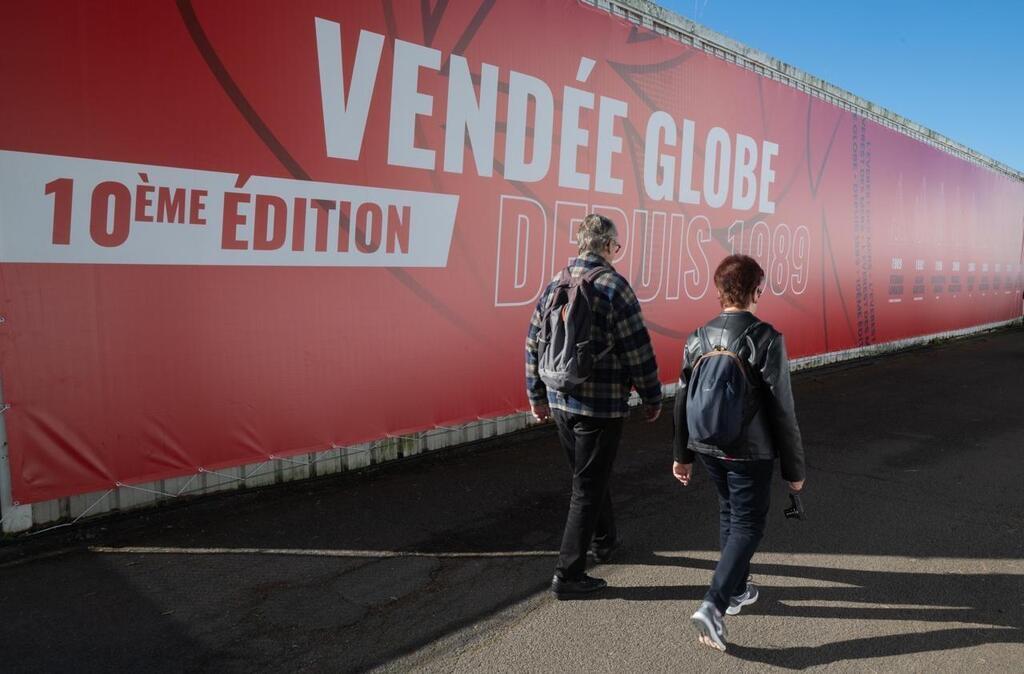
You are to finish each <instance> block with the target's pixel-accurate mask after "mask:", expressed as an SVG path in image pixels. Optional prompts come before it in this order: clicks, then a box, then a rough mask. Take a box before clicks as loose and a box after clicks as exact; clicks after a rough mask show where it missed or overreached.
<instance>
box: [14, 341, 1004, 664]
mask: <svg viewBox="0 0 1024 674" xmlns="http://www.w3.org/2000/svg"><path fill="white" fill-rule="evenodd" d="M1022 375H1024V330H1022V329H1021V328H1019V327H1018V328H1014V329H1008V330H1003V331H1000V332H996V333H989V334H986V335H982V336H978V337H974V338H971V339H966V340H960V341H954V342H949V343H944V344H940V345H935V346H931V347H927V348H921V349H915V350H911V351H908V352H904V353H901V354H897V355H890V356H884V357H878V358H871V359H865V360H860V361H854V362H849V363H846V364H842V365H836V366H832V367H828V368H821V369H816V370H810V371H806V372H801V373H797V374H796V375H795V377H794V392H795V397H796V403H797V414H798V417H799V420H800V424H801V428H802V431H803V435H804V442H805V449H806V454H807V463H808V479H807V487H806V490H805V496H804V501H805V505H806V508H807V515H808V518H807V520H805V521H803V522H796V521H792V520H786V519H784V517H783V515H782V509H783V507H784V506H786V505H787V504H788V502H787V499H786V498H785V491H784V485H783V483H782V481H781V479H778V480H777V483H776V485H775V486H776V490H775V492H774V495H773V499H774V500H773V504H772V509H771V515H770V519H769V524H768V530H767V534H766V536H765V539H764V542H763V543H762V545H761V549H760V551H759V553H758V554H757V555H756V556H755V558H754V562H753V565H752V573H753V574H754V576H755V581H756V582H757V583H758V584H759V585H760V586H761V598H760V600H759V601H758V602H757V603H756V604H754V605H752V606H750V607H747V608H745V609H744V611H743V613H742V614H741V615H739V616H735V617H729V618H727V622H726V625H727V627H728V629H729V648H728V651H727V652H726V653H718V652H716V651H712V650H710V649H708V648H706V647H702V646H700V645H699V644H698V643H697V640H696V635H695V633H694V632H693V630H692V628H691V626H690V623H689V615H690V614H691V613H692V612H693V611H694V610H695V608H696V607H697V605H698V604H699V602H700V599H701V597H702V596H703V594H704V591H705V589H706V586H707V583H708V581H709V579H710V575H711V572H712V569H713V568H714V562H715V559H716V554H715V550H716V547H717V540H716V539H717V523H716V520H717V513H716V505H715V497H714V494H713V489H712V487H711V485H710V484H709V482H708V480H707V479H706V476H705V475H704V474H703V473H701V472H700V471H699V470H698V471H697V472H696V475H695V479H694V482H693V484H691V486H690V487H688V488H683V487H682V486H681V485H679V484H678V483H677V482H676V481H675V480H674V479H673V478H672V477H671V474H670V467H671V448H670V439H671V433H672V422H671V419H670V418H669V415H663V416H662V418H661V419H659V420H658V421H657V422H655V423H653V424H647V423H644V422H643V421H641V420H640V419H639V418H637V419H634V420H631V421H630V422H628V423H627V425H626V428H625V431H624V434H623V443H622V446H621V449H620V452H619V458H618V462H617V464H616V470H615V474H614V477H613V498H614V503H615V507H616V511H617V515H618V519H619V529H620V532H621V534H622V536H623V538H624V539H625V541H626V543H625V545H624V547H623V548H622V549H621V550H620V551H619V554H618V555H617V557H616V558H615V559H614V560H613V561H612V562H611V563H609V564H604V565H600V566H596V567H595V568H594V569H593V570H592V573H593V574H594V575H597V576H600V577H603V578H605V579H607V580H608V582H609V585H610V587H609V588H608V589H607V590H606V591H604V592H602V593H599V594H596V595H594V596H593V597H592V598H588V599H586V600H579V601H564V602H559V601H556V600H555V599H553V598H552V597H551V596H550V595H548V593H547V592H546V588H547V586H548V584H549V583H550V579H551V573H552V570H553V566H554V561H555V550H556V548H557V545H558V542H559V540H560V536H561V529H562V524H563V522H564V518H565V514H566V509H567V505H568V471H567V467H566V465H565V458H564V455H563V453H562V451H561V449H560V448H559V447H558V443H557V439H556V437H555V434H554V432H553V428H551V427H550V426H544V427H538V428H534V429H531V430H528V431H525V432H522V433H518V434H515V435H512V436H506V437H502V438H498V439H495V440H493V441H488V442H485V443H481V444H479V445H477V446H474V447H472V448H469V449H463V450H460V451H449V452H444V453H443V454H438V455H434V456H430V457H426V458H422V459H418V460H415V461H407V462H403V463H401V464H399V465H395V466H391V467H386V468H383V469H380V470H376V471H374V472H371V473H364V474H357V475H345V476H336V477H331V478H325V479H322V480H318V481H315V482H308V483H301V484H292V485H285V486H281V487H275V488H269V489H264V490H256V491H248V492H241V493H236V494H227V495H221V496H216V497H209V498H205V499H200V500H196V501H192V502H190V503H186V504H184V505H175V506H171V507H164V508H159V509H155V510H150V511H147V512H144V513H137V514H132V515H126V516H120V517H115V518H108V519H105V520H102V521H99V522H93V523H89V524H85V525H83V526H80V527H75V528H74V529H64V530H59V531H56V532H53V533H49V534H43V535H41V536H34V537H22V538H19V539H16V540H13V541H7V542H4V543H3V544H0V672H19V673H20V672H44V671H45V672H52V671H76V672H92V671H97V672H99V671H112V670H125V671H148V672H164V671H167V672H177V671H189V672H194V671H218V672H236V671H237V672H243V671H244V672H253V671H318V672H319V671H323V672H343V671H365V670H371V669H380V670H383V671H411V670H414V671H427V672H478V671H494V672H498V671H530V672H534V671H538V672H542V671H560V672H583V671H587V672H662V671H665V672H667V671H678V672H687V671H731V672H744V671H764V670H769V669H779V670H794V669H795V670H803V669H815V670H817V669H822V670H830V671H858V672H860V671H922V672H923V671H928V672H933V671H936V672H944V671H949V672H954V671H955V672H963V671H998V672H1024V561H1022V553H1024V535H1022V524H1024V507H1022V506H1024V467H1022V465H1024V462H1022V458H1024V415H1022V414H1021V410H1022V409H1024V383H1022V382H1024V377H1022Z"/></svg>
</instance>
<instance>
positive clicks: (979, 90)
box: [656, 0, 1024, 171]
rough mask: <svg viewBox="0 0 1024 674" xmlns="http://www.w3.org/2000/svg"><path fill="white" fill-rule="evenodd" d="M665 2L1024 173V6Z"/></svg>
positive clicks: (942, 1)
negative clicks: (1023, 68)
mask: <svg viewBox="0 0 1024 674" xmlns="http://www.w3.org/2000/svg"><path fill="white" fill-rule="evenodd" d="M656 1H657V2H658V4H660V5H661V6H663V7H666V8H668V9H671V10H673V11H675V12H677V13H679V14H682V15H683V16H685V17H687V18H690V19H693V20H695V21H697V22H698V23H701V24H703V25H705V26H707V27H708V28H711V29H712V30H714V31H717V32H719V33H722V34H723V35H726V36H728V37H731V38H733V39H734V40H737V41H739V42H742V43H744V44H746V45H748V46H750V47H754V48H756V49H759V50H761V51H763V52H766V53H768V54H770V55H771V56H774V57H775V58H778V59H781V60H782V61H785V62H787V63H789V64H791V65H793V66H796V67H797V68H799V69H801V70H803V71H804V72H807V73H810V74H812V75H815V76H817V77H820V78H822V79H824V80H827V81H828V82H831V83H832V84H835V85H837V86H839V87H842V88H843V89H846V90H848V91H850V92H853V93H854V94H857V95H858V96H861V97H862V98H866V99H867V100H869V101H872V102H874V103H878V104H879V105H882V106H883V107H885V108H888V109H889V110H892V111H893V112H895V113H897V114H900V115H903V116H904V117H907V118H909V119H911V120H913V121H915V122H917V123H918V124H922V125H924V126H926V127H928V128H931V129H933V130H935V131H938V132H939V133H941V134H943V135H945V136H947V137H949V138H952V139H953V140H955V141H958V142H960V143H963V144H964V145H967V146H969V147H971V148H974V149H975V150H978V151H979V152H981V153H983V154H986V155H988V156H990V157H992V158H994V159H997V160H999V161H1001V162H1003V163H1004V164H1008V165H1010V166H1012V167H1013V168H1015V169H1017V170H1019V171H1024V70H1022V67H1024V2H1018V1H1017V0H1002V1H998V0H976V1H974V2H949V1H948V0H934V1H933V2H924V1H922V0H890V1H889V2H880V1H878V0H863V1H860V2H849V1H844V2H838V1H835V0H819V1H818V2H812V1H809V0H776V1H769V0H762V1H761V2H757V1H755V0H656Z"/></svg>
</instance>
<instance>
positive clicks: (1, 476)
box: [0, 318, 1024, 534]
mask: <svg viewBox="0 0 1024 674" xmlns="http://www.w3.org/2000/svg"><path fill="white" fill-rule="evenodd" d="M1022 320H1024V319H1021V318H1017V319H1013V320H1010V321H1002V322H998V323H989V324H986V325H979V326H975V327H971V328H964V329H962V330H951V331H948V332H942V333H937V334H932V335H925V336H921V337H912V338H909V339H902V340H898V341H894V342H887V343H885V344H873V345H870V346H864V347H859V348H855V349H848V350H844V351H835V352H832V353H826V354H822V355H819V356H810V357H806V358H797V359H794V360H793V362H792V367H793V369H794V370H806V369H811V368H816V367H823V366H826V365H832V364H835V363H840V362H843V361H848V360H853V359H856V358H867V357H872V356H878V355H881V354H885V353H890V352H893V351H900V350H904V349H907V348H915V347H921V346H925V345H928V344H933V343H935V342H941V341H945V340H949V339H957V338H962V337H968V336H974V335H978V334H980V333H984V332H989V331H992V330H996V329H1000V328H1005V327H1009V326H1013V325H1020V324H1021V323H1022ZM663 390H664V392H665V395H666V397H672V396H673V395H675V390H676V385H675V384H666V385H665V386H664V387H663ZM637 402H639V401H638V400H636V396H635V394H634V399H633V400H631V403H633V404H635V403H637ZM534 423H535V422H534V421H533V418H532V416H531V415H529V414H526V413H519V414H512V415H509V416H503V417H496V418H489V419H480V420H478V421H474V422H471V423H468V424H463V425H460V426H453V427H444V428H440V427H439V428H436V429H432V430H428V431H422V432H420V433H414V434H411V435H403V436H396V437H386V438H381V439H380V440H376V441H374V442H367V443H363V444H360V445H354V446H350V447H335V448H333V449H329V450H326V451H323V452H317V453H313V454H304V455H300V456H292V457H287V458H269V459H268V460H267V461H264V462H261V463H254V464H248V465H245V466H239V467H237V468H228V469H223V470H218V471H202V472H200V473H197V474H196V475H191V476H184V477H177V478H171V479H167V480H160V481H157V482H150V483H146V484H139V485H116V486H114V487H113V488H111V489H110V490H107V491H103V492H95V493H90V494H79V495H76V496H72V497H69V498H63V499H57V500H53V501H45V502H41V503H33V504H31V505H14V504H13V503H12V501H11V492H10V467H9V464H8V461H7V444H6V433H5V431H4V428H3V419H2V415H0V439H2V440H3V444H2V448H3V450H2V451H0V518H2V530H3V532H4V533H7V534H13V533H20V532H26V531H33V530H35V531H36V532H41V531H45V530H47V529H49V528H53V527H55V526H58V527H63V526H68V525H70V524H74V523H76V522H78V521H81V520H83V519H85V518H90V519H91V518H94V517H97V516H101V515H104V514H107V513H112V512H125V511H133V510H138V509H141V508H146V507H150V506H153V505H156V504H159V503H165V502H167V501H170V500H173V499H177V498H183V497H197V496H204V495H208V494H214V493H218V492H224V491H230V490H237V489H241V488H259V487H264V486H269V485H273V484H281V483H285V482H293V481H295V480H305V479H311V478H317V477H324V476H328V475H334V474H338V473H347V472H353V471H359V470H364V469H367V468H370V467H372V466H378V465H381V464H387V463H392V462H395V461H400V460H403V459H406V458H410V457H414V456H417V455H421V454H428V453H432V452H437V451H439V450H444V449H448V448H454V447H457V446H465V445H466V444H468V443H474V442H479V441H481V440H485V439H487V438H491V437H495V436H500V435H503V434H506V433H512V432H515V431H520V430H523V429H525V428H527V427H529V426H531V425H533V424H534Z"/></svg>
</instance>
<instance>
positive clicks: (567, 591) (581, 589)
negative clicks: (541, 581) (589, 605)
mask: <svg viewBox="0 0 1024 674" xmlns="http://www.w3.org/2000/svg"><path fill="white" fill-rule="evenodd" d="M606 587H608V583H607V582H606V581H604V580H602V579H601V578H594V577H592V576H588V575H587V574H583V575H582V576H580V577H579V579H578V580H563V579H561V578H559V577H558V576H555V577H554V578H553V579H552V580H551V594H553V595H555V596H556V597H558V598H559V599H570V598H572V597H578V596H580V595H583V594H589V593H591V592H596V591H598V590H603V589H604V588H606Z"/></svg>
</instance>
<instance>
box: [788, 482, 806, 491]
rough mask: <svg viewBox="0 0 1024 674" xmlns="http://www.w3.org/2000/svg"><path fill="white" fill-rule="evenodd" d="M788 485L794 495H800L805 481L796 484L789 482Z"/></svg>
mask: <svg viewBox="0 0 1024 674" xmlns="http://www.w3.org/2000/svg"><path fill="white" fill-rule="evenodd" d="M788 484H789V490H790V491H791V492H793V493H794V494H796V493H798V492H799V491H800V490H801V489H803V488H804V481H803V480H797V481H796V482H789V483H788Z"/></svg>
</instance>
